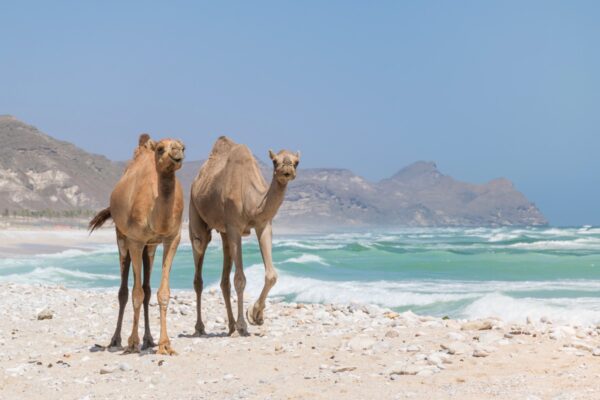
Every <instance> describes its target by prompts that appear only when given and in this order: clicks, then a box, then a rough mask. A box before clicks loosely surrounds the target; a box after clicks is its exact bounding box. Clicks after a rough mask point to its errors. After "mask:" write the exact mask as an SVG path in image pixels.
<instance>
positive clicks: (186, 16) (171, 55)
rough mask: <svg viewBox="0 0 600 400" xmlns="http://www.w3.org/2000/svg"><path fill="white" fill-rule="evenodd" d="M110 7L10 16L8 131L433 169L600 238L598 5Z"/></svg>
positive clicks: (96, 143)
mask: <svg viewBox="0 0 600 400" xmlns="http://www.w3.org/2000/svg"><path fill="white" fill-rule="evenodd" d="M84 3H85V4H84ZM92 3H94V2H75V1H72V2H59V1H43V2H42V1H40V2H37V3H36V2H29V1H13V2H4V3H3V4H2V7H1V11H0V12H1V13H2V17H1V23H0V114H13V115H16V116H17V117H18V118H20V119H22V120H24V121H26V122H29V123H31V124H33V125H35V126H37V127H38V128H40V129H41V130H42V131H44V132H46V133H48V134H51V135H52V136H55V137H57V138H60V139H64V140H68V141H71V142H74V143H75V144H77V145H79V146H80V147H82V148H84V149H86V150H89V151H93V152H96V153H100V154H104V155H106V156H108V157H109V158H112V159H118V160H122V159H127V158H129V157H130V155H131V152H132V148H133V147H134V145H135V144H136V140H137V136H138V134H139V133H140V132H143V131H147V132H150V133H151V134H152V135H153V136H157V137H161V136H174V137H178V138H182V139H183V140H184V141H185V142H186V144H187V157H188V159H200V158H204V157H206V154H207V153H208V151H209V149H210V147H211V144H212V142H213V141H214V140H215V139H216V137H217V136H219V135H223V134H226V135H229V136H231V137H232V138H233V139H234V140H236V141H239V142H244V143H246V144H248V145H249V146H250V147H251V148H252V150H253V151H254V152H255V153H256V154H258V155H261V156H264V157H266V153H267V150H268V149H269V148H273V149H275V150H278V149H280V148H283V147H285V148H290V149H292V150H296V149H299V150H301V151H302V154H303V160H302V161H303V162H302V164H301V165H302V166H304V167H344V168H349V169H352V170H353V171H355V172H356V173H358V174H360V175H362V176H364V177H366V178H368V179H371V180H378V179H381V178H384V177H387V176H389V175H391V174H393V173H394V172H396V171H397V170H398V169H399V168H401V167H403V166H405V165H407V164H409V163H411V162H413V161H416V160H433V161H436V162H437V164H438V167H439V168H440V170H441V171H442V172H444V173H447V174H450V175H452V176H454V177H455V178H457V179H461V180H466V181H472V182H485V181H488V180H491V179H493V178H496V177H500V176H505V177H507V178H509V179H511V180H512V181H513V182H515V184H516V186H517V188H518V189H519V190H521V191H522V192H524V193H525V194H526V195H527V196H528V197H529V198H530V199H531V200H532V201H534V202H535V203H536V204H537V205H538V206H539V207H540V208H541V210H542V211H543V212H544V213H545V215H546V216H547V217H548V218H549V219H550V222H551V223H552V224H554V225H574V224H597V225H600V156H599V153H600V23H599V21H600V2H598V1H566V0H565V1H560V2H556V1H546V0H544V1H514V2H512V1H497V2H494V1H472V2H469V1H439V2H437V1H420V2H417V1H390V2H385V1H377V2H372V1H371V2H367V1H361V2H358V1H356V2H352V1H314V2H313V1H297V2H291V1H289V2H288V1H274V2H260V1H259V2H250V1H243V2H239V3H233V2H212V4H204V5H201V4H197V2H161V3H160V4H158V3H157V4H153V5H150V2H139V3H137V4H136V3H134V2H114V3H111V2H107V1H105V2H95V3H96V4H95V5H94V4H92ZM126 3H127V4H126ZM167 4H168V5H167ZM300 173H301V172H300Z"/></svg>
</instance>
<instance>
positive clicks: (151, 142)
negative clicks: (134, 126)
mask: <svg viewBox="0 0 600 400" xmlns="http://www.w3.org/2000/svg"><path fill="white" fill-rule="evenodd" d="M146 148H147V149H150V150H152V151H155V150H156V142H155V141H154V140H152V139H148V141H147V142H146Z"/></svg>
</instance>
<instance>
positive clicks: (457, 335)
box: [448, 332, 465, 341]
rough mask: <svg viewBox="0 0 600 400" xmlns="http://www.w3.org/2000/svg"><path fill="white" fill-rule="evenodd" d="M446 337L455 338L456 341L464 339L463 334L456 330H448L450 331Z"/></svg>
mask: <svg viewBox="0 0 600 400" xmlns="http://www.w3.org/2000/svg"><path fill="white" fill-rule="evenodd" d="M448 337H449V338H450V339H452V340H457V341H462V340H465V336H464V335H462V334H460V333H458V332H450V333H448Z"/></svg>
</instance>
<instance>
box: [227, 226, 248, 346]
mask: <svg viewBox="0 0 600 400" xmlns="http://www.w3.org/2000/svg"><path fill="white" fill-rule="evenodd" d="M227 239H228V241H227V242H228V243H229V252H230V254H231V258H232V259H233V262H234V264H235V274H234V276H233V284H234V286H235V293H236V294H237V309H238V316H237V321H236V322H235V328H236V330H237V331H238V333H239V334H240V335H241V336H248V326H247V325H246V319H245V318H244V289H245V288H246V275H244V265H243V263H242V236H241V235H240V234H239V233H238V231H236V230H235V229H227Z"/></svg>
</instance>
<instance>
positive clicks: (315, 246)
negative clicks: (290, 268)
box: [273, 240, 344, 250]
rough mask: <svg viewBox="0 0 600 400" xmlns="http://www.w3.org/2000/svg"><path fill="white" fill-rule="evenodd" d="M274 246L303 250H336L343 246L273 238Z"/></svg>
mask: <svg viewBox="0 0 600 400" xmlns="http://www.w3.org/2000/svg"><path fill="white" fill-rule="evenodd" d="M273 246H274V247H278V248H279V247H291V248H296V249H303V250H337V249H341V248H343V247H344V245H343V244H326V243H314V242H301V241H295V240H274V241H273Z"/></svg>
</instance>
